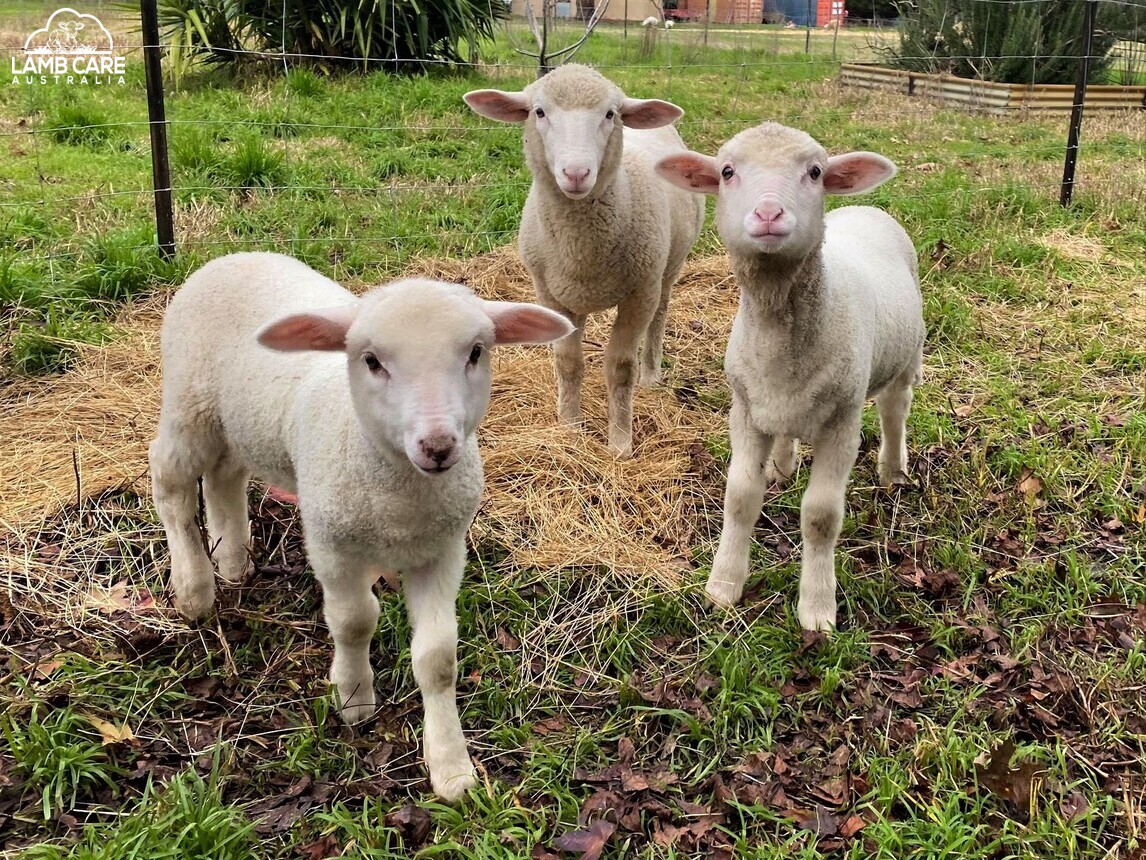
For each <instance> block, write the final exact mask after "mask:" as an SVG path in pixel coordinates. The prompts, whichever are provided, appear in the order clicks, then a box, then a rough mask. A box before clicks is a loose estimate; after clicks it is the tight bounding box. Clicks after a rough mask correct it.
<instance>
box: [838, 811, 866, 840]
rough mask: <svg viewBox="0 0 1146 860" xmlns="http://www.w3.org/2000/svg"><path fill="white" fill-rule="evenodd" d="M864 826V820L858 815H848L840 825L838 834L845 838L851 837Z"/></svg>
mask: <svg viewBox="0 0 1146 860" xmlns="http://www.w3.org/2000/svg"><path fill="white" fill-rule="evenodd" d="M865 827H867V822H866V821H864V820H863V819H862V818H860V817H859V816H858V815H849V816H848V817H847V819H846V820H845V821H844V823H843V824H841V825H840V836H842V837H844V838H845V839H851V838H852V837H853V836H855V835H856V834H857V833H859V832H860V831H861V830H863V829H864V828H865Z"/></svg>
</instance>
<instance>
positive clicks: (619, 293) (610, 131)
mask: <svg viewBox="0 0 1146 860" xmlns="http://www.w3.org/2000/svg"><path fill="white" fill-rule="evenodd" d="M464 98H465V102H466V104H468V105H469V106H470V108H472V109H473V110H474V111H476V112H477V113H479V114H481V115H482V116H485V117H489V118H490V119H495V120H499V121H501V122H520V123H525V132H524V147H525V160H526V164H527V165H528V166H529V170H530V172H531V173H532V174H533V184H532V186H531V187H530V189H529V197H528V199H527V200H526V202H525V209H524V211H523V213H522V218H521V231H520V235H519V237H518V242H519V246H520V249H521V256H522V259H523V260H524V261H525V265H526V267H527V268H528V269H529V273H530V275H531V277H532V278H533V286H534V291H535V292H536V294H537V299H538V301H539V302H540V303H541V304H543V305H544V306H545V307H548V308H552V309H553V310H556V311H560V312H561V313H563V314H565V315H566V316H567V317H569V319H570V320H572V322H573V324H574V326H575V327H576V330H575V336H572V337H568V338H565V339H564V340H562V341H560V342H559V343H558V344H557V345H556V348H555V350H554V363H555V367H556V372H557V411H558V415H559V416H560V418H561V419H562V420H563V421H565V422H566V423H569V424H572V425H575V426H577V425H580V424H581V383H582V380H583V378H584V372H585V371H584V359H583V357H582V351H581V338H582V334H583V332H584V328H585V319H586V317H587V315H588V314H591V313H596V312H598V311H604V310H608V309H609V308H613V307H615V308H616V309H617V315H616V319H615V321H614V323H613V330H612V333H611V334H610V337H609V343H608V346H607V347H606V349H605V384H606V388H607V390H608V401H609V410H608V411H609V447H610V449H611V450H612V451H613V453H614V454H615V455H616V456H618V457H621V458H624V457H629V456H631V455H632V450H633V427H632V425H633V387H634V382H635V377H636V366H637V350H638V346H639V344H640V341H641V339H642V338H644V341H645V342H644V351H643V355H642V356H641V369H640V383H641V385H643V386H647V387H651V386H653V385H656V384H657V383H658V382H659V381H660V377H661V358H662V350H663V343H664V332H665V319H666V315H667V313H668V304H669V297H670V294H671V292H672V287H673V284H674V283H676V279H677V277H678V275H679V274H680V270H681V267H682V266H683V265H684V260H685V257H687V256H688V252H689V250H691V248H692V246H693V243H694V242H695V241H696V237H697V236H698V235H699V234H700V228H701V226H702V225H703V223H704V201H703V199H700V198H691V197H690V195H688V194H686V193H683V192H681V191H679V190H677V189H676V188H673V187H672V186H671V185H669V184H668V183H665V182H662V181H661V180H660V179H659V178H657V176H656V174H655V172H654V170H653V167H654V164H655V162H656V160H657V159H658V158H660V157H663V156H666V155H669V154H672V153H684V152H686V151H687V150H686V148H685V146H684V142H683V141H682V140H681V138H680V135H679V134H678V133H677V131H676V129H675V128H673V127H672V123H673V122H674V121H675V120H677V119H679V118H680V117H681V116H683V114H684V111H682V110H681V109H680V108H678V107H677V106H676V105H673V104H670V103H668V102H664V101H660V100H657V99H647V100H640V99H632V98H626V97H625V94H624V93H623V92H621V90H620V89H619V88H618V87H617V86H616V85H615V84H614V83H613V82H611V81H610V80H608V79H607V78H605V77H604V76H602V75H601V74H599V73H598V72H596V71H594V70H593V69H591V68H589V67H588V66H581V65H576V64H565V65H563V66H559V67H558V68H556V69H554V70H553V71H552V72H550V73H549V74H548V75H546V76H545V77H543V78H541V79H540V80H538V81H535V82H534V83H532V84H530V85H529V86H528V87H526V88H525V90H523V91H521V92H503V91H501V90H475V91H473V92H469V93H466V95H465V97H464Z"/></svg>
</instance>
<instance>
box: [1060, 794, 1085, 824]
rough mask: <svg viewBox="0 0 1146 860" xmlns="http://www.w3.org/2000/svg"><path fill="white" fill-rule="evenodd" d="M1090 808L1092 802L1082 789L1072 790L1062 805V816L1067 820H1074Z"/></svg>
mask: <svg viewBox="0 0 1146 860" xmlns="http://www.w3.org/2000/svg"><path fill="white" fill-rule="evenodd" d="M1088 809H1090V804H1089V803H1087V802H1086V798H1085V797H1084V796H1083V794H1082V792H1081V791H1072V792H1071V793H1070V794H1068V795H1067V796H1066V798H1064V799H1063V802H1062V806H1061V807H1060V810H1061V812H1062V817H1063V818H1064V819H1066V820H1067V821H1074V819H1076V818H1078V817H1079V816H1080V815H1082V814H1083V813H1084V812H1086V811H1087V810H1088Z"/></svg>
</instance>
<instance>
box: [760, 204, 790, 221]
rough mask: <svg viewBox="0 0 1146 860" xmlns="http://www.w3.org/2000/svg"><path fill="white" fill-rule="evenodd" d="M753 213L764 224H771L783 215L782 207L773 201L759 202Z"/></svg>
mask: <svg viewBox="0 0 1146 860" xmlns="http://www.w3.org/2000/svg"><path fill="white" fill-rule="evenodd" d="M755 215H756V217H757V218H759V219H760V220H761V221H762V222H764V223H765V224H771V223H772V222H773V221H779V220H780V219H781V218H783V217H784V207H783V206H779V205H777V204H775V203H761V204H760V205H759V206H757V207H756V210H755Z"/></svg>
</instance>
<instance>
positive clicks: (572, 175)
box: [561, 167, 589, 185]
mask: <svg viewBox="0 0 1146 860" xmlns="http://www.w3.org/2000/svg"><path fill="white" fill-rule="evenodd" d="M561 172H562V173H564V174H565V178H566V179H568V180H569V181H570V182H572V183H573V184H574V185H580V184H581V183H582V182H584V181H585V179H586V177H588V176H589V168H588V167H574V168H572V169H570V168H568V167H566V168H563V169H562V171H561Z"/></svg>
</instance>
